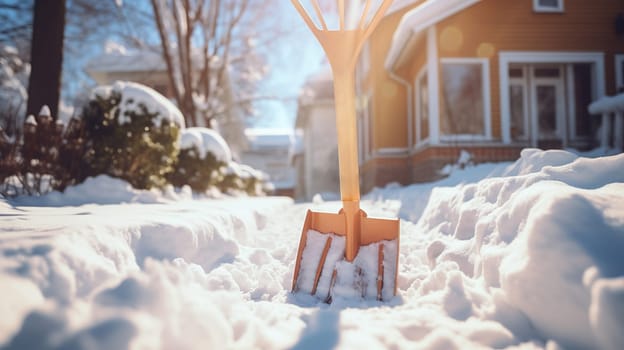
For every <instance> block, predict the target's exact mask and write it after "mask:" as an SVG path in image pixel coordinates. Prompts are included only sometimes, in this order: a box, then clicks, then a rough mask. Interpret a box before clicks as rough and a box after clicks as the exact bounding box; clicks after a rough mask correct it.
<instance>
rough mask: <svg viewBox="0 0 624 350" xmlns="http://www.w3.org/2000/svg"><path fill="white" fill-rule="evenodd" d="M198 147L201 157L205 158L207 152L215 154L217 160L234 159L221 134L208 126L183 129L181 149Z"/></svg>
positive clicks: (226, 160)
mask: <svg viewBox="0 0 624 350" xmlns="http://www.w3.org/2000/svg"><path fill="white" fill-rule="evenodd" d="M193 147H196V148H197V150H198V151H199V158H202V159H203V158H205V157H206V153H208V152H210V153H212V154H214V156H215V157H216V158H217V160H219V161H221V162H224V163H226V164H227V163H229V162H231V161H232V152H231V151H230V147H229V146H228V144H227V142H225V140H224V139H223V137H221V135H220V134H219V133H218V132H217V131H215V130H213V129H208V128H200V127H193V128H188V129H184V130H182V132H181V134H180V149H190V148H193Z"/></svg>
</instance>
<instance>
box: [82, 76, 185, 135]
mask: <svg viewBox="0 0 624 350" xmlns="http://www.w3.org/2000/svg"><path fill="white" fill-rule="evenodd" d="M112 92H117V93H119V94H120V95H121V102H120V103H119V108H120V113H119V118H120V122H121V123H123V122H128V121H129V120H127V119H126V118H127V115H126V113H125V112H126V111H131V110H133V109H135V108H139V106H140V105H143V106H145V108H147V110H148V111H149V112H150V113H156V114H157V116H156V119H155V121H154V122H155V124H156V126H160V123H161V122H162V121H163V120H168V121H169V122H170V123H171V124H176V125H178V126H179V127H180V128H184V116H183V115H182V112H180V110H179V109H178V107H176V106H175V105H174V104H173V103H172V102H171V101H169V100H168V99H167V98H165V97H164V96H163V95H161V94H159V93H158V92H156V90H154V89H152V88H150V87H147V86H145V85H141V84H139V83H133V82H129V81H116V82H115V83H114V84H113V85H102V86H98V87H96V88H95V89H93V91H92V92H91V95H92V96H99V97H100V98H103V99H107V98H109V96H110V95H111V93H112Z"/></svg>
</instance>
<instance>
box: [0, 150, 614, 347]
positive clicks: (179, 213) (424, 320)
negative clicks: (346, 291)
mask: <svg viewBox="0 0 624 350" xmlns="http://www.w3.org/2000/svg"><path fill="white" fill-rule="evenodd" d="M107 181H108V180H104V181H103V180H102V179H98V181H96V182H93V183H92V186H93V187H94V189H93V190H92V191H87V190H86V189H82V191H84V192H82V194H80V193H74V194H73V195H72V194H71V192H69V194H67V195H62V194H57V195H56V196H58V197H57V198H56V199H55V203H56V205H57V206H59V207H52V208H50V207H44V206H43V205H45V204H46V201H47V200H48V199H46V197H42V198H40V199H39V200H40V202H39V203H37V200H36V199H33V200H32V202H30V203H29V206H27V205H24V204H22V203H23V202H13V201H8V202H6V201H0V288H1V289H2V291H3V294H2V298H0V313H1V314H2V315H3V316H1V317H0V346H5V348H7V349H31V348H32V349H60V348H71V349H94V348H95V349H123V348H127V349H172V348H175V349H198V348H199V349H204V348H219V349H223V348H257V349H286V348H295V349H297V348H298V349H309V348H314V349H317V348H322V349H326V348H340V349H353V348H366V349H385V348H408V349H473V348H509V349H545V348H548V349H558V348H591V349H622V348H624V339H623V335H622V334H623V333H622V331H621V330H622V329H624V316H623V315H624V255H623V254H622V252H623V251H624V208H623V207H622V203H624V155H623V154H619V155H615V156H609V157H601V158H596V159H590V158H585V157H582V156H578V155H574V154H572V153H569V152H565V151H546V152H544V151H539V150H525V151H524V152H522V156H521V158H520V159H519V160H518V161H517V162H515V163H513V164H512V163H507V164H498V165H493V164H486V165H479V166H474V167H470V166H469V167H466V168H465V169H463V170H458V169H456V170H455V171H454V172H453V173H452V174H451V175H450V176H449V178H447V179H444V180H442V181H439V182H437V183H431V184H419V185H412V186H409V187H399V186H389V187H388V188H386V189H376V190H375V191H374V192H373V193H371V194H370V195H368V196H367V197H366V198H368V199H367V200H365V201H363V202H362V208H363V209H364V210H365V211H366V212H367V213H368V214H369V215H375V216H391V217H392V216H395V215H396V214H397V213H400V216H401V218H402V219H403V220H402V222H401V237H400V249H399V275H398V295H397V296H396V297H394V298H391V299H390V300H389V301H388V302H384V303H382V302H378V301H375V300H368V299H361V298H352V299H341V300H335V301H334V302H333V303H332V304H331V305H327V304H323V303H322V302H321V301H319V299H318V298H316V297H314V296H310V295H306V293H303V292H300V293H297V294H291V293H290V288H291V283H292V277H293V270H294V261H295V256H296V254H297V247H298V244H299V238H300V237H299V235H300V233H301V231H300V229H301V225H302V223H303V222H304V218H305V213H306V211H307V210H308V209H312V210H315V211H326V210H327V209H329V208H331V209H332V210H336V209H337V208H339V207H340V203H339V202H322V201H319V202H318V203H316V204H312V203H303V204H296V205H294V204H293V203H292V201H290V200H287V199H285V198H282V197H263V198H237V199H232V198H225V199H219V200H197V199H194V200H191V199H190V198H181V199H179V200H175V201H171V200H167V196H166V195H165V194H153V196H154V197H153V198H152V199H153V201H152V202H150V201H149V200H146V202H149V203H141V200H133V201H134V202H133V203H127V204H105V205H104V204H94V203H91V204H86V205H82V206H79V207H76V206H61V205H69V204H72V203H87V202H88V201H89V197H90V196H92V197H93V198H95V200H94V201H95V202H97V198H98V196H100V195H102V194H100V193H99V192H110V193H111V197H113V194H114V193H115V192H117V193H119V195H118V197H119V199H123V198H124V196H125V195H124V194H123V193H127V192H124V191H125V190H124V189H123V188H124V185H123V183H121V182H119V183H109V184H108V185H106V182H107ZM105 185H106V186H109V187H105ZM98 189H99V191H98ZM74 190H76V191H78V190H80V188H74ZM65 196H66V197H65ZM80 197H82V199H83V200H82V201H77V200H76V198H80ZM21 200H23V198H20V201H21ZM110 201H112V199H111V200H110ZM382 214H383V215H382ZM409 218H415V219H414V220H410V219H409ZM319 236H322V237H321V238H322V240H320V241H319V242H318V244H317V245H319V246H321V248H320V249H321V250H322V247H323V245H324V239H325V238H326V236H323V235H319ZM372 250H376V249H375V247H373V248H372ZM334 253H335V252H333V253H331V254H333V255H335V254H334ZM338 255H339V254H338ZM387 255H390V254H387ZM310 259H311V260H314V259H313V257H309V259H307V260H310ZM317 259H318V258H317ZM332 259H334V258H332ZM352 265H353V264H352ZM315 268H316V265H315V264H314V263H313V262H310V263H306V264H304V266H302V269H308V270H310V269H315ZM346 268H347V267H345V269H346ZM386 272H387V271H384V273H386ZM369 284H370V282H369ZM326 285H327V281H323V285H321V284H320V283H319V288H321V287H322V288H327V287H325V286H326ZM317 293H318V291H317ZM384 293H385V292H384Z"/></svg>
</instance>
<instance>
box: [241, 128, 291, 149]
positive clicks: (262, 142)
mask: <svg viewBox="0 0 624 350" xmlns="http://www.w3.org/2000/svg"><path fill="white" fill-rule="evenodd" d="M293 132H294V131H293V129H284V128H249V129H245V136H246V137H247V140H248V142H249V148H250V149H252V150H253V149H263V148H285V149H289V148H290V147H291V145H292V144H293V137H294V136H293Z"/></svg>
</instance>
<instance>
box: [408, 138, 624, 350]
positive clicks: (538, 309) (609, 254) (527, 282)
mask: <svg viewBox="0 0 624 350" xmlns="http://www.w3.org/2000/svg"><path fill="white" fill-rule="evenodd" d="M548 163H551V164H555V165H559V166H544V167H543V168H542V169H541V170H540V171H533V170H536V168H537V167H536V165H539V164H541V165H544V164H548ZM623 170H624V155H618V156H614V157H608V158H599V159H587V158H576V157H575V156H573V155H571V154H568V153H567V152H564V151H547V152H542V151H538V150H525V151H524V152H523V153H522V158H521V159H520V160H519V161H518V162H516V163H515V164H514V165H513V166H511V167H509V168H508V171H506V174H507V175H508V176H509V177H499V178H490V179H486V180H483V181H480V182H478V183H473V184H466V185H462V186H459V187H458V188H453V189H451V188H437V189H434V191H433V193H432V194H431V199H430V201H429V204H428V206H427V208H426V209H425V211H424V213H423V215H422V219H421V221H420V222H419V225H418V231H421V232H423V233H425V235H426V236H427V237H429V241H430V243H427V245H428V247H427V249H426V250H427V253H428V254H427V261H428V264H429V266H430V267H431V269H432V274H435V273H436V272H438V273H439V272H442V271H445V270H448V269H449V266H454V267H451V268H452V269H456V270H457V271H460V272H461V275H462V280H464V279H465V278H466V277H468V278H470V279H473V280H475V281H480V282H482V283H484V287H485V290H486V291H487V290H499V291H500V293H501V296H502V297H503V298H504V300H505V302H506V303H508V304H509V305H510V306H511V307H513V308H515V309H517V310H519V311H521V312H522V314H523V315H526V317H527V318H528V319H529V320H530V322H531V325H532V326H533V327H535V329H536V331H537V333H538V334H539V335H540V336H541V337H544V338H546V339H553V340H555V341H556V342H557V343H559V344H562V345H564V346H566V347H581V348H596V347H599V346H603V347H605V348H612V347H609V346H608V345H609V344H610V343H617V344H619V346H620V347H621V346H622V345H624V343H622V342H621V340H622V339H621V335H620V334H619V333H620V332H614V333H609V332H608V331H607V329H606V328H605V327H603V326H602V325H603V324H604V323H605V322H607V321H606V320H614V319H615V320H618V322H617V323H616V324H619V326H620V329H621V326H624V318H623V317H622V316H621V315H623V314H622V313H618V312H619V311H620V310H622V307H623V306H624V255H622V254H621V252H622V249H624V220H623V219H624V208H622V207H621V205H620V204H619V203H622V202H624V183H623V182H624V171H623ZM449 264H450V265H449ZM456 278H457V277H456ZM465 283H466V282H462V283H461V284H462V287H464V286H463V285H464V284H465ZM607 285H608V286H609V287H608V288H606V289H605V286H607ZM602 293H605V295H604V296H603V295H602ZM601 296H602V297H601ZM466 297H467V298H468V300H466V302H465V303H464V305H463V306H462V307H461V308H460V310H457V311H455V312H460V313H462V314H464V315H465V316H470V315H473V314H474V309H473V307H474V306H476V305H475V304H478V303H475V301H473V300H470V299H472V298H473V296H470V295H466ZM605 300H609V302H605ZM590 309H591V312H590ZM615 348H617V347H615Z"/></svg>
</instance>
